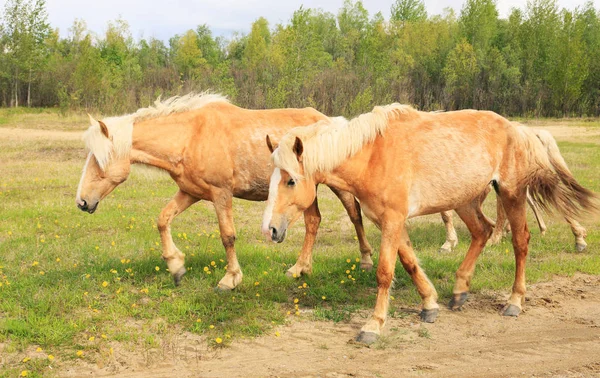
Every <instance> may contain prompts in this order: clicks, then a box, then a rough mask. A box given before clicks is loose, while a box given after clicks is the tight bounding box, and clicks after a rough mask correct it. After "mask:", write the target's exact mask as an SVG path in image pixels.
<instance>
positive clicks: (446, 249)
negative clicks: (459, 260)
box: [438, 247, 452, 254]
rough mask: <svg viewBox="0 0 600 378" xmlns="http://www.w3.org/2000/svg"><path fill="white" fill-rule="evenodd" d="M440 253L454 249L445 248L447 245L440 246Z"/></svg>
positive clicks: (450, 251)
mask: <svg viewBox="0 0 600 378" xmlns="http://www.w3.org/2000/svg"><path fill="white" fill-rule="evenodd" d="M438 253H444V254H447V253H452V249H450V248H445V247H440V249H438Z"/></svg>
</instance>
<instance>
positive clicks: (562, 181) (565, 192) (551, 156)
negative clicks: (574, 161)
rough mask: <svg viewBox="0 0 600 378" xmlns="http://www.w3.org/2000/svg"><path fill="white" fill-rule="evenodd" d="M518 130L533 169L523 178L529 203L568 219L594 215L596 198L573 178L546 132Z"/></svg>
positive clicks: (597, 208) (596, 210) (596, 204)
mask: <svg viewBox="0 0 600 378" xmlns="http://www.w3.org/2000/svg"><path fill="white" fill-rule="evenodd" d="M518 128H519V129H520V130H519V131H520V134H521V135H523V136H525V139H527V141H526V143H525V146H526V147H527V154H528V156H529V162H530V164H532V167H533V168H532V169H531V171H530V173H529V175H527V176H526V177H525V178H524V180H525V182H524V184H526V185H527V186H528V187H529V193H530V194H531V197H532V198H533V200H534V201H535V202H536V203H537V204H538V205H540V207H541V208H542V209H544V210H545V211H547V212H551V210H552V208H554V209H556V210H558V212H559V213H561V214H562V215H563V216H565V217H569V218H572V219H580V218H581V217H582V215H583V214H584V213H594V212H598V211H599V210H600V204H599V202H598V196H597V195H596V194H595V193H594V192H592V191H591V190H589V189H587V188H585V187H583V186H582V185H581V184H580V183H579V182H577V180H576V179H575V177H573V174H572V173H571V171H570V170H569V168H568V166H567V163H566V162H565V160H564V159H563V157H562V155H561V154H560V150H559V149H558V145H557V144H556V141H555V140H554V138H553V137H552V135H550V133H549V132H547V131H539V132H534V131H532V130H531V129H528V128H527V127H525V126H523V127H522V128H520V127H518Z"/></svg>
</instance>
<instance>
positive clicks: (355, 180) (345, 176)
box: [315, 145, 372, 196]
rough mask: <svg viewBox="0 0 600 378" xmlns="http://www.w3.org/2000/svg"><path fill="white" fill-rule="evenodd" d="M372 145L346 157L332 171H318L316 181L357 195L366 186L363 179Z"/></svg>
mask: <svg viewBox="0 0 600 378" xmlns="http://www.w3.org/2000/svg"><path fill="white" fill-rule="evenodd" d="M371 147H372V146H371V145H367V146H365V147H363V149H362V150H361V151H360V152H359V153H357V154H356V155H354V156H351V157H350V158H348V159H346V160H345V161H344V162H343V163H342V164H340V165H339V166H338V167H336V168H334V169H333V170H332V171H331V172H317V173H316V174H315V181H316V182H318V183H321V184H325V185H327V186H329V187H331V188H334V189H338V190H344V191H346V192H350V193H352V194H353V195H354V196H356V195H357V194H358V192H359V191H360V189H361V187H363V186H364V182H363V180H364V177H365V172H366V170H367V169H368V164H369V160H370V158H369V157H370V156H371V152H372V148H371Z"/></svg>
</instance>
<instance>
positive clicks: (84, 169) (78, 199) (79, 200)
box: [75, 152, 92, 205]
mask: <svg viewBox="0 0 600 378" xmlns="http://www.w3.org/2000/svg"><path fill="white" fill-rule="evenodd" d="M91 158H92V153H91V152H90V153H89V154H88V157H87V159H86V160H85V165H84V166H83V172H82V173H81V179H79V186H78V187H77V195H76V196H75V202H76V203H77V204H78V205H83V201H82V200H81V188H82V187H83V180H85V173H86V171H87V167H88V164H89V163H90V159H91Z"/></svg>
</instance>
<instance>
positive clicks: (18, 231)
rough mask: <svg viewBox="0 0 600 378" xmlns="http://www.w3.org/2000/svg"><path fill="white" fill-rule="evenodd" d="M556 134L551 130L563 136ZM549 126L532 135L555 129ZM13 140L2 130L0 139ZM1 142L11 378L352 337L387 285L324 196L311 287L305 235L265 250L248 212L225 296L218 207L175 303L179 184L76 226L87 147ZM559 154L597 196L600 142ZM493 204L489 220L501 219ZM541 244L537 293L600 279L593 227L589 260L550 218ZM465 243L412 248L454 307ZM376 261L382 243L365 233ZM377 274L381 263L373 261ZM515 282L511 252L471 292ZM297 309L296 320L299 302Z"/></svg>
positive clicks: (197, 213)
mask: <svg viewBox="0 0 600 378" xmlns="http://www.w3.org/2000/svg"><path fill="white" fill-rule="evenodd" d="M85 120H86V116H83V115H71V116H68V117H66V118H62V117H60V116H59V115H58V114H57V113H55V112H53V111H43V110H38V111H35V112H23V111H7V110H2V111H0V128H23V129H43V130H63V131H64V130H84V129H85V127H86V125H87V122H86V121H85ZM559 121H560V124H561V125H563V126H565V127H568V126H569V125H573V126H582V124H583V126H585V127H590V128H597V127H598V126H599V125H600V122H599V121H598V120H593V121H590V120H575V121H568V120H559ZM559 121H555V120H549V121H548V124H549V125H552V124H553V123H554V122H559ZM543 124H544V121H543V120H541V121H540V120H538V121H536V122H535V125H536V126H542V125H543ZM0 131H1V130H0ZM1 135H2V134H0V352H1V354H0V377H4V376H6V377H9V376H10V377H14V376H18V375H19V374H21V372H22V371H27V373H28V376H37V375H45V374H50V375H52V374H56V373H53V372H56V371H60V369H61V368H64V367H65V366H69V365H70V364H72V363H73V361H74V360H76V359H86V360H88V361H90V362H96V363H101V362H102V361H106V360H108V359H110V358H111V354H112V353H114V347H116V346H117V345H119V346H120V347H125V348H131V349H135V350H139V351H140V353H142V351H144V350H147V349H151V348H156V347H157V346H160V345H161V344H163V343H167V342H169V340H170V339H172V337H173V335H177V334H179V333H182V332H191V333H194V334H198V335H200V336H201V337H202V340H203V342H205V343H207V344H208V345H210V346H211V347H215V348H219V347H224V346H227V345H228V344H229V343H231V342H232V341H233V340H235V339H236V338H242V337H254V336H257V335H261V334H265V333H269V332H273V331H272V327H273V326H274V325H277V324H282V323H284V322H289V321H294V319H296V318H297V317H303V318H309V319H312V320H321V321H328V322H339V321H342V322H343V321H346V320H347V319H349V317H350V316H351V315H352V314H354V313H364V314H368V312H369V311H370V310H371V309H372V307H373V305H374V301H375V292H376V282H375V273H374V272H364V271H361V270H360V269H359V268H358V265H359V264H358V263H357V262H356V259H357V258H358V257H359V252H358V244H357V242H356V240H355V238H354V230H353V228H352V225H351V223H350V221H349V220H348V219H347V217H346V215H345V213H344V211H343V208H342V206H341V204H340V203H339V202H337V199H335V197H334V196H333V195H332V194H331V192H330V191H329V190H328V189H327V188H326V187H322V188H320V191H319V200H320V207H321V212H322V216H323V221H322V223H321V229H320V231H319V235H318V239H317V244H316V245H315V253H314V273H313V275H312V276H310V277H302V278H301V279H299V280H295V281H293V280H290V279H288V278H286V277H285V271H286V270H287V269H288V268H289V267H290V266H291V265H293V263H294V262H295V259H296V257H297V253H298V252H299V250H300V248H301V243H302V239H303V234H304V230H303V226H302V224H297V225H296V226H295V227H293V229H291V230H290V232H289V234H288V239H287V241H286V242H285V243H283V244H279V245H274V244H272V243H266V242H265V241H264V239H263V237H262V236H261V234H260V222H261V217H262V211H263V207H264V204H263V203H251V202H245V201H235V203H234V209H235V221H236V227H237V236H238V238H237V243H236V249H237V253H238V257H239V261H240V264H241V266H242V270H243V272H244V280H243V282H242V284H241V285H240V286H239V287H238V288H237V289H236V290H234V291H233V292H230V293H217V292H215V291H214V290H213V288H214V287H215V286H216V284H217V282H218V281H219V279H220V278H221V277H222V275H223V274H224V266H225V262H224V259H225V253H224V249H223V248H222V245H221V242H220V239H219V235H218V231H217V229H218V227H217V221H216V216H215V215H214V212H213V208H212V205H211V204H210V203H199V204H197V205H195V206H193V207H192V208H191V209H189V210H188V211H186V212H185V213H183V214H182V215H181V216H179V217H178V218H177V219H176V220H175V222H174V224H173V234H174V239H175V242H176V244H177V245H178V246H179V248H180V249H181V250H182V251H183V252H185V253H186V255H187V258H186V265H187V267H188V274H187V275H186V276H185V277H184V279H183V281H182V285H181V286H180V287H178V288H176V287H174V285H173V282H172V279H171V276H170V274H169V273H168V272H167V271H166V265H165V263H164V262H163V261H162V260H161V259H160V255H161V249H160V245H159V237H158V231H157V230H156V219H157V217H158V214H159V212H160V210H161V209H162V207H163V206H164V205H165V204H166V203H167V202H168V201H169V199H170V198H171V196H172V195H173V194H174V193H175V192H176V186H175V184H174V183H173V182H172V181H171V180H170V178H169V177H168V176H165V175H162V174H158V173H156V172H153V171H150V172H148V171H146V170H143V169H134V170H133V172H132V174H131V176H130V178H129V179H128V180H127V181H126V182H125V183H124V184H123V185H121V186H120V187H119V188H117V190H116V191H115V192H114V193H113V194H111V195H110V196H109V197H108V198H106V199H105V200H104V201H103V202H102V203H100V206H99V208H98V210H97V211H96V213H95V214H93V215H89V214H87V213H83V212H81V211H79V210H78V209H77V208H76V206H75V192H76V189H77V184H78V181H79V177H80V173H81V168H82V166H83V163H84V160H85V151H84V149H83V143H82V142H80V141H77V140H59V139H47V138H43V137H40V138H31V137H28V136H27V135H29V134H27V133H24V134H22V135H21V136H17V137H2V136H1ZM582 139H583V140H584V142H573V140H575V139H572V138H568V140H569V141H568V142H560V143H559V146H560V148H561V151H562V153H563V156H564V157H565V159H566V160H567V162H568V163H569V165H570V167H571V169H572V171H573V172H574V174H575V176H576V177H577V178H578V179H579V181H580V182H581V183H582V184H584V185H585V186H586V187H588V188H590V189H593V190H595V191H597V192H600V176H599V175H598V167H599V166H600V136H598V135H594V136H589V137H588V136H586V137H585V138H582ZM494 206H495V205H494V203H493V195H491V196H490V198H489V199H488V201H487V202H486V212H487V213H488V214H490V215H493V209H494V208H495V207H494ZM545 219H546V221H547V224H548V227H549V230H548V232H547V235H545V236H544V237H540V234H539V230H538V229H537V228H536V225H535V223H534V222H533V220H532V219H531V221H530V227H531V229H532V239H531V244H530V254H529V259H528V267H527V278H528V282H529V283H532V282H535V281H540V280H547V279H549V278H551V276H552V275H555V274H560V275H571V274H573V273H575V272H578V271H580V272H585V273H590V274H600V258H599V257H600V247H599V245H600V222H599V221H598V219H590V220H588V221H585V220H584V222H583V224H584V226H586V227H587V229H588V238H587V241H588V244H589V247H588V250H587V251H585V252H584V253H576V252H574V239H573V236H572V235H571V232H570V230H569V228H568V226H567V225H566V224H565V223H564V222H562V221H561V220H560V219H556V218H551V217H549V216H546V217H545ZM455 223H456V225H457V228H458V232H459V238H460V243H459V245H458V247H457V248H456V251H455V253H452V254H440V253H438V248H439V247H440V246H441V244H442V243H443V241H444V238H445V234H444V232H445V230H444V227H443V226H442V223H441V220H440V218H439V216H429V217H423V218H419V219H414V220H411V221H410V224H409V232H410V235H411V239H412V241H413V244H414V246H415V251H416V252H417V254H418V256H419V257H420V259H421V263H422V266H423V267H424V269H425V271H426V272H427V274H428V275H429V277H430V279H431V280H432V282H433V283H434V285H435V286H436V288H437V290H438V292H439V294H440V296H441V298H440V302H441V303H447V301H448V299H449V297H450V294H451V291H452V286H453V284H454V272H455V271H456V269H457V267H458V265H459V264H460V262H461V259H462V257H463V256H464V254H465V252H466V249H467V247H468V241H469V238H468V233H467V231H466V228H465V227H464V226H463V225H462V223H461V222H460V220H459V219H458V217H455ZM366 228H367V236H368V238H369V241H370V242H371V244H372V245H373V247H374V248H375V250H378V247H379V232H378V231H377V229H376V228H375V227H374V226H373V225H372V224H371V223H369V222H368V221H367V224H366ZM374 261H375V264H377V255H375V256H374ZM396 273H397V275H396V284H395V288H394V290H393V294H392V295H393V296H394V298H395V299H394V300H393V301H392V305H391V310H390V311H391V312H392V313H394V312H396V311H397V310H398V309H399V308H400V307H413V308H416V307H417V306H418V304H419V302H420V298H419V296H418V294H417V292H416V290H415V288H414V285H413V284H412V282H411V281H410V278H409V277H408V276H407V275H406V273H405V272H404V271H403V269H402V267H401V265H400V264H399V263H398V265H397V271H396ZM513 277H514V258H513V255H512V246H511V243H510V241H509V239H505V240H504V241H503V242H502V243H501V244H500V245H498V246H494V247H488V248H486V250H485V251H484V253H483V254H482V256H481V258H480V260H479V263H478V266H477V269H476V272H475V277H474V279H473V283H472V291H474V292H477V291H481V290H482V289H490V290H500V291H501V292H502V293H508V292H509V290H510V288H511V285H512V281H513ZM296 299H297V302H298V309H299V311H297V310H296V307H295V302H296Z"/></svg>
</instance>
